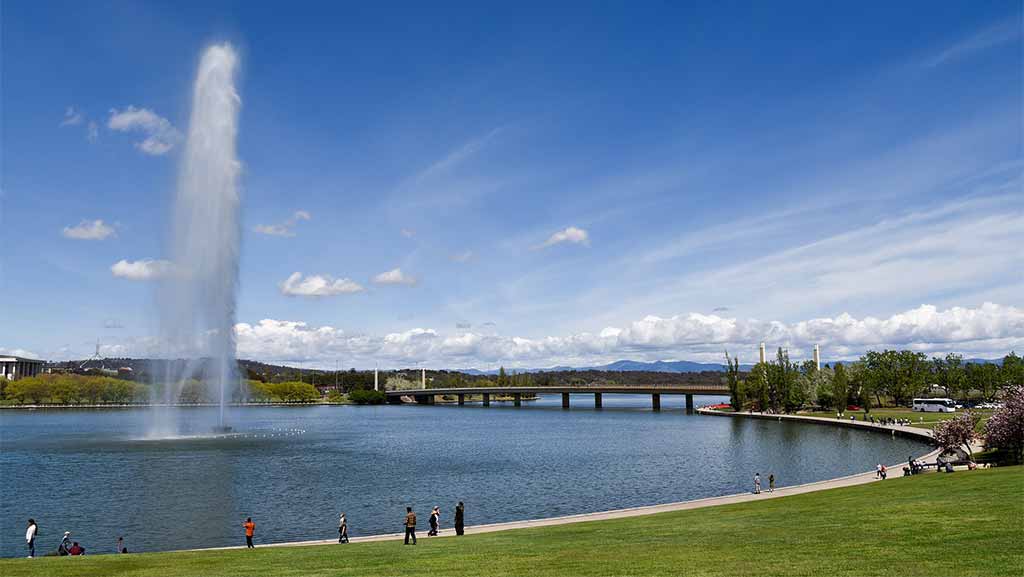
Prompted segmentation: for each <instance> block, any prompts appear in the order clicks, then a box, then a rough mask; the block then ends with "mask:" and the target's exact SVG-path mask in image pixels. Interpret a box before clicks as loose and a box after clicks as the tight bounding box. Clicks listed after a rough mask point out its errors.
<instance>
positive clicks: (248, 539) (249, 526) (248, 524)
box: [242, 517, 256, 549]
mask: <svg viewBox="0 0 1024 577" xmlns="http://www.w3.org/2000/svg"><path fill="white" fill-rule="evenodd" d="M242 526H243V527H245V546H246V547H248V548H249V549H254V548H255V547H256V546H255V545H253V544H252V538H253V536H254V535H255V534H256V523H253V522H252V517H246V518H245V523H242Z"/></svg>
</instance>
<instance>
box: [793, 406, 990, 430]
mask: <svg viewBox="0 0 1024 577" xmlns="http://www.w3.org/2000/svg"><path fill="white" fill-rule="evenodd" d="M962 412H963V410H961V409H957V412H955V413H920V412H919V413H915V412H914V411H912V410H910V409H906V408H895V409H890V408H879V409H871V412H870V413H868V415H870V416H872V417H874V418H875V419H876V420H877V419H880V418H892V419H910V420H911V421H912V422H911V426H913V427H921V428H924V429H931V428H933V427H935V425H938V424H939V423H941V422H942V421H945V420H947V419H952V418H953V417H955V416H957V415H959V414H961V413H962ZM971 412H973V413H974V414H976V415H978V416H980V417H981V420H980V421H978V430H979V431H980V430H981V428H982V427H983V426H984V425H985V421H987V420H988V418H989V417H991V416H992V413H993V411H992V410H987V409H972V410H971ZM799 414H801V415H809V416H811V417H825V418H832V419H834V418H835V417H836V414H835V413H834V412H828V411H804V412H801V413H799ZM850 415H854V416H856V417H857V420H858V421H862V420H864V411H846V413H845V416H844V417H843V418H844V419H847V420H848V419H849V418H850Z"/></svg>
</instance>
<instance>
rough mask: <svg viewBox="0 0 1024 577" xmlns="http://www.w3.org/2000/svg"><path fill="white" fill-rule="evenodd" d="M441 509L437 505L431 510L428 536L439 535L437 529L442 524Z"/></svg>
mask: <svg viewBox="0 0 1024 577" xmlns="http://www.w3.org/2000/svg"><path fill="white" fill-rule="evenodd" d="M440 520H441V511H440V509H438V508H437V507H434V508H433V509H431V511H430V530H429V531H427V536H428V537H435V536H436V535H437V529H438V526H439V525H440V523H439V522H440Z"/></svg>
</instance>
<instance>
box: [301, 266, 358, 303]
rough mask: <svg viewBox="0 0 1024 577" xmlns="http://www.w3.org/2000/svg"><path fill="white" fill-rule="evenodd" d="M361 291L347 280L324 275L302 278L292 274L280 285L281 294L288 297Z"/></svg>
mask: <svg viewBox="0 0 1024 577" xmlns="http://www.w3.org/2000/svg"><path fill="white" fill-rule="evenodd" d="M362 290H363V287H362V286H360V285H359V284H358V283H356V282H354V281H352V280H349V279H347V278H340V279H334V278H331V277H330V276H326V275H309V276H307V277H306V278H302V273H299V272H296V273H292V274H291V276H289V277H288V278H287V279H286V280H285V281H284V282H283V283H281V294H284V295H288V296H303V297H323V296H334V295H340V294H351V293H357V292H360V291H362Z"/></svg>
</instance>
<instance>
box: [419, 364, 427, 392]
mask: <svg viewBox="0 0 1024 577" xmlns="http://www.w3.org/2000/svg"><path fill="white" fill-rule="evenodd" d="M420 385H421V386H422V387H423V388H424V389H425V388H427V369H420Z"/></svg>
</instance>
